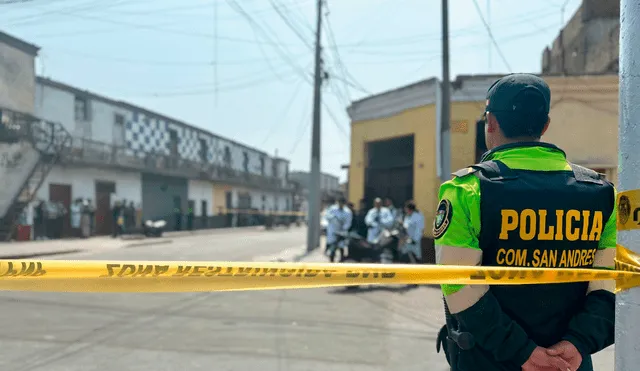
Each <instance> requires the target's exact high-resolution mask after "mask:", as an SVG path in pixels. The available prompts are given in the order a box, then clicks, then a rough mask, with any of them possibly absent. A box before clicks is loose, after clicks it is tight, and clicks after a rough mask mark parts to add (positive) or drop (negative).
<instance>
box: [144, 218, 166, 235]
mask: <svg viewBox="0 0 640 371" xmlns="http://www.w3.org/2000/svg"><path fill="white" fill-rule="evenodd" d="M166 225H167V222H166V221H164V220H147V221H145V222H144V225H143V226H142V233H144V235H145V237H162V233H163V232H164V227H165V226H166Z"/></svg>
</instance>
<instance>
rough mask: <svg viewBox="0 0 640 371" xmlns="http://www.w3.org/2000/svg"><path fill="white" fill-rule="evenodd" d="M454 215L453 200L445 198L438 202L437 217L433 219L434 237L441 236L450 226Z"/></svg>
mask: <svg viewBox="0 0 640 371" xmlns="http://www.w3.org/2000/svg"><path fill="white" fill-rule="evenodd" d="M452 217H453V208H452V207H451V202H450V201H449V200H447V199H443V200H442V201H440V203H439V204H438V210H437V211H436V218H435V220H434V221H433V238H435V239H437V238H440V237H441V236H442V235H443V234H444V232H446V231H447V228H449V224H451V218H452Z"/></svg>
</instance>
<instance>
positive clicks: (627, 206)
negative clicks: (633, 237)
mask: <svg viewBox="0 0 640 371" xmlns="http://www.w3.org/2000/svg"><path fill="white" fill-rule="evenodd" d="M630 215H631V201H629V197H627V196H620V200H619V201H618V220H619V222H620V224H627V221H629V216H630Z"/></svg>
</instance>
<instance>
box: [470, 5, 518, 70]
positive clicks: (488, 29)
mask: <svg viewBox="0 0 640 371" xmlns="http://www.w3.org/2000/svg"><path fill="white" fill-rule="evenodd" d="M472 1H473V5H474V6H475V7H476V12H477V13H478V16H479V17H480V20H482V24H484V28H485V29H486V30H487V33H488V34H489V38H490V39H491V42H492V43H493V45H494V46H495V47H496V51H497V52H498V55H499V56H500V59H502V62H503V63H504V65H505V66H506V67H507V69H508V70H509V72H511V66H510V65H509V62H507V58H505V57H504V54H502V50H501V49H500V45H498V43H497V42H496V39H495V38H494V37H493V33H492V32H491V27H489V24H488V23H487V21H486V20H485V19H484V16H483V15H482V10H480V5H478V0H472Z"/></svg>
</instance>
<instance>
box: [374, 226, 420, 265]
mask: <svg viewBox="0 0 640 371" xmlns="http://www.w3.org/2000/svg"><path fill="white" fill-rule="evenodd" d="M407 239H408V236H407V231H406V229H405V228H404V226H403V225H402V223H400V222H399V221H396V222H395V223H394V225H393V226H392V227H391V228H388V229H384V230H383V231H382V233H381V236H380V238H379V240H378V244H380V246H381V249H382V252H381V254H380V262H381V263H382V264H393V263H400V264H417V263H418V262H419V259H418V258H417V257H416V256H415V254H414V253H413V252H411V251H404V249H402V248H401V247H402V246H403V245H404V244H405V242H406V241H407Z"/></svg>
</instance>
